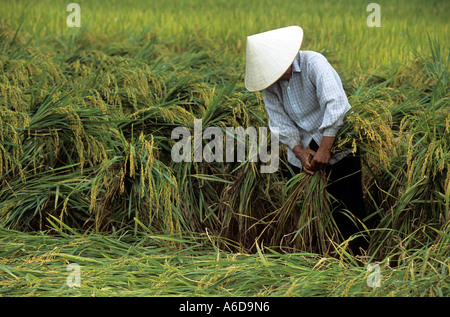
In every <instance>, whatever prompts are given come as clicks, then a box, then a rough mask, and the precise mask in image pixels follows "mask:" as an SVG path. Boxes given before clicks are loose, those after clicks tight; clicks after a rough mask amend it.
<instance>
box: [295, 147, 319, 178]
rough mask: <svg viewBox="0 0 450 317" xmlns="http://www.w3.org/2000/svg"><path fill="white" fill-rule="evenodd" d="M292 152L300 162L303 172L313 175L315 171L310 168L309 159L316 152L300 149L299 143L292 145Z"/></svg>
mask: <svg viewBox="0 0 450 317" xmlns="http://www.w3.org/2000/svg"><path fill="white" fill-rule="evenodd" d="M292 152H294V154H295V156H296V157H297V158H298V159H299V160H300V162H301V163H302V167H303V170H304V171H305V173H306V174H308V175H314V173H315V172H316V171H315V170H312V169H311V159H312V158H313V157H314V156H315V155H316V152H314V151H313V150H311V149H302V148H301V146H300V145H296V146H294V148H293V149H292Z"/></svg>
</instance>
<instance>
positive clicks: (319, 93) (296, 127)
mask: <svg viewBox="0 0 450 317" xmlns="http://www.w3.org/2000/svg"><path fill="white" fill-rule="evenodd" d="M264 103H265V106H266V110H267V113H268V115H269V128H270V129H271V130H272V131H273V128H275V127H277V128H278V132H279V137H280V142H281V143H283V144H286V145H287V147H288V148H289V149H290V150H292V149H293V148H294V146H296V145H301V146H302V148H307V147H308V145H309V143H310V142H311V140H312V139H314V141H316V143H317V144H319V145H320V142H321V141H322V137H323V136H330V137H336V135H337V133H338V132H339V129H340V128H341V126H342V124H343V121H344V118H345V114H346V113H347V111H348V110H349V109H350V104H349V103H348V100H347V96H346V95H345V92H344V88H343V87H342V82H341V80H340V78H339V75H338V74H337V72H336V71H335V70H334V68H333V67H332V66H331V65H330V63H329V62H328V61H327V59H326V58H325V57H324V56H323V55H322V54H320V53H316V52H312V51H300V52H299V53H298V55H297V56H296V58H295V60H294V62H293V64H292V75H291V78H290V79H289V80H279V81H277V82H275V83H274V84H273V85H271V86H270V87H268V88H267V89H265V90H264ZM350 152H351V150H348V151H345V152H341V153H338V154H336V155H334V156H333V157H332V158H331V160H330V164H334V163H336V162H337V161H338V160H340V159H341V158H342V157H344V156H345V155H347V154H348V153H350ZM288 161H289V162H290V163H291V164H293V165H295V166H298V167H301V163H300V160H299V159H297V157H296V156H295V155H294V153H293V152H292V151H288Z"/></svg>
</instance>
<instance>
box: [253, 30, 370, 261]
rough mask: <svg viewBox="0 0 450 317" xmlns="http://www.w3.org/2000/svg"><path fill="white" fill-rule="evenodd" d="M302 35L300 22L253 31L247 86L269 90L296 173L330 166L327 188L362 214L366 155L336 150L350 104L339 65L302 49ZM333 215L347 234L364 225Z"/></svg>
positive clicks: (272, 119)
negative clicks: (339, 72)
mask: <svg viewBox="0 0 450 317" xmlns="http://www.w3.org/2000/svg"><path fill="white" fill-rule="evenodd" d="M302 40H303V30H302V29H301V28H300V27H298V26H291V27H286V28H281V29H276V30H272V31H268V32H264V33H260V34H256V35H252V36H249V37H247V47H246V69H245V86H246V88H247V89H248V90H249V91H252V92H255V91H263V92H264V103H265V107H266V111H267V113H268V116H269V128H270V129H271V130H272V131H274V128H278V133H279V138H280V142H281V143H283V144H285V145H286V146H287V147H288V153H287V158H288V162H289V166H290V169H291V170H292V171H293V173H295V174H298V173H299V172H300V171H301V170H302V169H303V171H304V172H305V173H306V174H308V175H313V174H314V173H315V172H317V171H318V170H320V169H322V170H325V171H326V172H327V174H329V175H330V177H329V183H328V186H327V190H328V192H329V193H330V194H331V195H332V196H333V197H334V198H336V199H337V200H338V201H339V202H340V203H341V205H340V207H341V208H340V209H346V210H348V211H350V212H351V213H352V214H353V215H354V216H356V217H357V218H359V219H362V218H363V217H364V214H365V209H364V202H363V198H362V195H363V194H362V186H361V162H360V158H359V157H358V156H354V155H348V154H349V153H350V151H351V150H349V151H345V152H341V153H338V154H335V155H333V153H331V148H332V145H333V143H334V140H335V137H336V135H337V133H338V131H339V129H340V127H341V126H342V124H343V120H344V118H345V115H346V112H347V111H348V110H349V109H350V105H349V103H348V100H347V97H346V95H345V92H344V89H343V87H342V83H341V80H340V78H339V76H338V74H337V73H336V71H335V70H334V69H333V67H332V66H331V65H330V64H329V63H328V61H327V59H326V58H325V57H324V56H323V55H321V54H319V53H316V52H312V51H300V46H301V43H302ZM292 176H293V174H290V173H289V177H292ZM333 216H334V219H335V221H336V223H337V224H338V227H339V229H340V231H341V233H342V235H343V237H344V238H345V239H347V238H349V237H350V236H351V235H352V234H354V233H356V232H358V231H359V229H358V228H357V227H356V226H355V225H354V224H353V223H352V222H351V221H350V220H349V218H348V216H346V215H344V214H343V213H342V212H338V213H336V212H334V214H333ZM362 240H364V239H355V240H353V241H352V242H351V243H350V247H351V248H352V249H353V251H354V252H356V253H358V251H359V248H360V247H362V248H365V244H366V242H365V240H364V241H362Z"/></svg>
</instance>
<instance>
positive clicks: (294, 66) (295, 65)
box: [292, 52, 302, 73]
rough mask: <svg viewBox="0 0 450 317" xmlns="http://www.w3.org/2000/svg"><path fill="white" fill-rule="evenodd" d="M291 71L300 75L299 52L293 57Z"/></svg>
mask: <svg viewBox="0 0 450 317" xmlns="http://www.w3.org/2000/svg"><path fill="white" fill-rule="evenodd" d="M292 71H293V72H294V73H300V72H301V71H302V69H301V68H300V52H299V53H298V55H297V56H296V57H295V59H294V62H293V63H292Z"/></svg>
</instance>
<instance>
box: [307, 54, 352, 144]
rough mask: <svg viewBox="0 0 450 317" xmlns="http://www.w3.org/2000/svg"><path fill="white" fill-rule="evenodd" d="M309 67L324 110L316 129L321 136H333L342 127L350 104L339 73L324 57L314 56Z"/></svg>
mask: <svg viewBox="0 0 450 317" xmlns="http://www.w3.org/2000/svg"><path fill="white" fill-rule="evenodd" d="M311 67H312V71H311V72H309V74H310V79H311V81H312V83H313V84H314V86H315V87H316V92H317V98H318V101H319V104H320V108H321V110H322V111H323V112H324V115H323V121H322V123H321V125H320V127H319V129H318V130H319V132H320V133H322V134H323V136H330V137H335V136H336V135H337V133H338V132H339V129H340V128H341V127H342V124H343V122H344V118H345V115H346V113H347V111H348V110H349V109H350V104H349V102H348V99H347V96H346V95H345V91H344V88H343V87H342V82H341V80H340V78H339V75H338V74H337V73H336V71H335V70H334V68H333V67H332V66H331V65H330V64H329V63H328V61H327V60H326V58H325V57H323V56H319V57H318V58H316V59H315V61H314V62H313V63H311Z"/></svg>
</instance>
